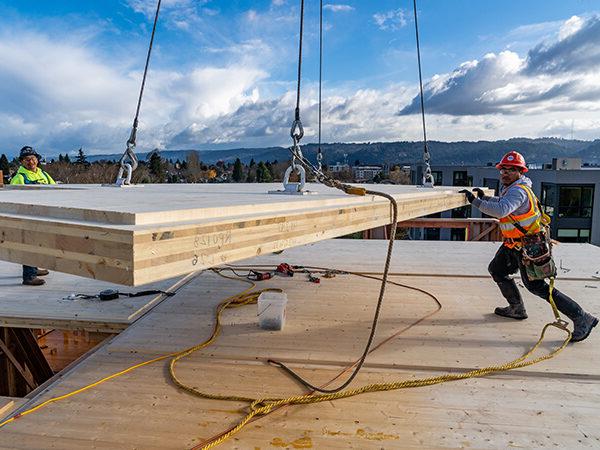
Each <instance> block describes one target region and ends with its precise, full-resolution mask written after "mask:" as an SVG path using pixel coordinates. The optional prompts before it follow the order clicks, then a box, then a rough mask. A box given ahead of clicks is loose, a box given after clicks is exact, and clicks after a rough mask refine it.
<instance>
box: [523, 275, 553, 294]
mask: <svg viewBox="0 0 600 450" xmlns="http://www.w3.org/2000/svg"><path fill="white" fill-rule="evenodd" d="M523 284H524V285H525V287H526V288H527V290H528V291H529V292H531V293H532V294H533V295H537V296H538V297H542V298H546V299H547V298H548V292H549V291H550V288H549V287H548V285H547V284H546V283H545V282H544V281H542V280H535V281H529V280H525V279H524V280H523Z"/></svg>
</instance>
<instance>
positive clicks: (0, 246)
mask: <svg viewBox="0 0 600 450" xmlns="http://www.w3.org/2000/svg"><path fill="white" fill-rule="evenodd" d="M307 187H308V189H310V190H313V191H317V192H318V195H309V196H282V195H269V194H268V193H267V192H268V191H269V190H273V189H278V188H279V185H277V184H219V185H216V184H213V185H211V184H196V185H147V186H137V187H131V188H124V189H118V188H112V187H100V186H89V185H64V186H62V185H60V186H48V187H46V188H42V189H40V188H36V189H22V188H21V189H10V188H4V189H3V190H2V191H0V259H3V260H6V261H11V262H17V263H22V264H28V265H39V266H43V267H47V268H49V269H52V270H57V271H59V272H65V273H70V274H74V275H80V276H84V277H88V278H95V279H98V280H105V281H110V282H113V283H117V284H126V285H135V286H137V285H140V284H145V283H150V282H154V281H159V280H162V279H166V278H169V277H173V276H178V275H183V274H186V273H190V272H192V271H195V270H198V269H202V268H206V267H214V266H216V265H219V264H223V263H228V262H233V261H238V260H241V259H245V258H249V257H253V256H256V255H260V254H265V253H270V252H273V251H278V250H283V249H286V248H290V247H295V246H299V245H304V244H307V243H310V242H316V241H320V240H324V239H328V238H333V237H337V236H342V235H345V234H348V233H352V232H355V231H361V230H365V229H369V228H374V227H377V226H381V225H384V224H387V223H390V220H391V219H390V206H389V202H388V201H387V200H385V199H382V198H380V197H373V196H366V197H357V196H349V195H346V194H344V193H342V192H340V191H338V190H336V189H331V188H327V187H325V186H322V185H308V186H307ZM369 187H371V188H372V187H373V186H369ZM376 187H377V189H379V190H382V191H385V192H387V193H390V194H392V195H394V197H395V198H396V199H397V201H398V202H399V208H400V217H399V219H400V220H406V219H410V218H414V217H419V216H423V215H427V214H431V213H435V212H439V211H444V210H448V209H452V208H456V207H460V206H463V205H465V197H464V195H463V194H459V193H458V190H460V188H452V187H437V188H435V189H423V188H418V187H414V186H389V185H377V186H376Z"/></svg>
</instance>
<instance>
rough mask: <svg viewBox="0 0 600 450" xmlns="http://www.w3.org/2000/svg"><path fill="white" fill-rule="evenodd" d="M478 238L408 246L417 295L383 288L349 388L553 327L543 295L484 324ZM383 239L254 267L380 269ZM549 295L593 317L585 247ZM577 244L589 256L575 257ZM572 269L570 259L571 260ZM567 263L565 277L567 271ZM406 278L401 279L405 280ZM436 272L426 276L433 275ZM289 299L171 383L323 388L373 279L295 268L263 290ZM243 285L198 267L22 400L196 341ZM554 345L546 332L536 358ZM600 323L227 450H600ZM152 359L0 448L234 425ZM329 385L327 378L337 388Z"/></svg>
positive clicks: (54, 410)
mask: <svg viewBox="0 0 600 450" xmlns="http://www.w3.org/2000/svg"><path fill="white" fill-rule="evenodd" d="M494 247H495V246H493V245H491V244H488V243H439V242H438V243H421V242H403V243H401V244H400V245H399V246H398V249H397V250H398V251H397V253H396V256H395V260H394V265H393V267H392V271H393V272H396V273H403V275H396V276H394V277H393V279H394V280H396V281H398V282H401V283H406V284H409V285H412V286H416V287H419V288H423V289H427V290H428V291H430V292H432V293H433V294H435V295H436V296H438V298H439V300H440V302H441V303H442V305H443V308H442V309H441V310H440V311H439V312H437V313H435V314H433V315H432V316H431V317H430V318H429V319H426V320H424V321H422V322H420V323H417V324H416V325H415V322H417V321H418V320H419V319H421V318H422V317H424V316H425V315H427V314H431V313H434V312H435V311H436V305H435V303H434V302H433V301H432V300H431V299H430V298H429V297H427V296H426V295H424V294H423V293H420V292H417V291H414V290H410V289H407V288H401V287H398V286H389V288H388V293H387V295H386V301H385V305H384V308H383V311H382V316H381V320H380V326H379V328H378V331H377V336H376V340H375V342H376V344H380V343H383V342H384V341H385V343H383V344H382V345H381V346H379V347H377V348H376V349H375V350H374V351H373V352H372V353H371V355H370V356H369V358H368V359H367V363H366V365H365V367H364V369H363V371H362V372H361V374H360V375H359V377H358V379H357V380H356V381H355V383H354V385H356V386H358V385H361V384H365V383H372V382H381V381H392V380H397V379H410V378H413V377H421V376H431V375H434V374H439V373H445V372H456V371H459V370H464V369H469V368H474V367H482V366H486V365H490V364H496V363H500V362H505V361H508V360H511V359H513V358H515V357H517V356H519V355H520V354H521V353H522V352H523V350H525V349H526V348H528V347H529V346H530V345H532V344H533V343H534V342H535V341H536V340H537V337H538V333H539V331H540V329H541V326H542V325H543V324H544V323H546V322H547V321H550V320H551V319H552V314H551V311H550V309H549V307H548V306H547V305H546V304H545V302H543V301H541V300H540V299H537V298H534V297H533V296H531V295H530V294H528V293H526V292H524V297H525V301H526V304H527V308H528V312H529V315H530V318H529V319H528V320H527V321H524V322H517V321H510V320H503V319H502V318H499V317H496V316H493V315H492V314H491V311H492V310H493V308H494V307H495V306H496V305H498V304H502V301H501V299H500V294H499V292H498V290H497V288H496V287H495V286H494V284H493V283H492V281H491V280H490V279H489V278H487V277H486V276H485V267H486V261H487V260H488V259H489V258H491V257H492V256H493V253H494ZM384 249H385V242H382V241H379V242H377V241H368V242H366V241H344V240H334V241H327V242H323V243H318V244H314V245H312V246H309V247H304V248H298V249H293V250H289V251H286V252H284V253H283V254H282V255H276V256H264V257H261V258H259V259H256V260H253V261H252V262H251V263H253V264H257V265H258V264H271V265H272V264H275V263H278V262H282V261H286V262H288V263H290V264H298V265H318V266H333V267H335V268H341V269H350V268H351V269H353V270H368V271H378V270H379V269H380V267H381V266H382V264H383V258H384ZM559 249H560V250H559V251H558V253H557V258H562V259H563V267H565V269H564V272H565V273H563V274H561V278H560V280H559V281H558V287H559V289H562V290H564V291H565V292H567V293H569V294H570V295H572V296H573V297H574V298H575V299H577V300H578V301H579V302H580V303H581V304H582V305H583V306H584V307H585V308H586V309H587V310H589V311H591V312H593V313H595V314H600V280H598V279H596V278H593V276H594V275H595V273H596V271H597V270H599V269H600V267H595V265H598V264H600V263H599V262H600V258H598V252H599V251H600V249H598V248H596V247H592V246H579V245H573V246H571V245H563V246H560V247H559ZM582 250H583V251H582ZM567 264H568V266H567ZM567 270H568V272H566V271H567ZM408 273H411V274H408ZM427 274H430V276H427ZM261 286H263V287H267V286H268V287H281V288H283V289H284V290H285V291H286V293H287V294H288V297H289V303H288V310H287V324H286V328H285V329H284V330H283V331H281V332H266V331H262V330H260V329H259V328H258V327H257V318H256V307H252V306H249V307H246V308H240V309H236V310H232V311H228V312H226V313H225V317H224V329H223V332H222V335H221V336H220V337H219V339H218V341H217V342H216V344H215V345H213V346H211V347H210V348H208V349H206V350H204V351H202V352H198V353H196V354H194V355H192V356H190V357H189V358H188V359H186V360H184V361H183V362H182V363H181V364H180V366H179V369H178V374H179V375H180V377H181V378H182V379H183V380H185V381H186V382H187V383H189V384H192V385H194V386H197V387H198V388H200V389H204V390H207V391H210V392H220V393H239V394H244V395H249V396H264V395H269V396H279V395H286V394H291V393H297V394H299V393H302V389H301V388H300V387H299V386H298V385H297V384H295V383H294V382H292V381H290V380H289V379H288V378H287V377H286V376H284V375H283V374H281V373H280V372H279V371H278V370H277V369H276V368H273V367H271V366H269V365H267V364H266V363H265V360H266V358H274V359H281V360H283V361H286V362H289V363H290V365H291V366H292V367H294V368H296V369H298V370H300V372H301V373H302V374H303V375H304V376H306V377H308V378H310V380H312V381H313V382H315V383H321V384H324V383H327V382H330V381H331V380H332V379H334V378H336V377H337V376H339V375H340V373H342V372H343V371H344V370H345V368H346V367H347V365H348V363H349V362H351V361H353V360H354V359H355V358H357V357H358V356H359V354H360V352H361V350H362V346H363V345H364V341H365V339H366V337H367V335H368V332H369V326H370V321H371V317H372V312H373V308H374V306H375V300H376V296H377V291H378V283H377V282H376V281H372V280H365V279H361V278H357V277H354V276H349V275H337V276H336V277H335V278H332V279H322V281H321V283H320V284H318V285H317V284H313V283H309V282H307V281H306V279H305V277H304V276H303V275H301V274H297V275H296V276H294V277H293V278H288V279H283V278H278V279H276V280H274V281H269V282H265V283H263V284H262V285H261ZM243 287H244V286H243V284H242V283H240V282H237V281H232V280H224V279H223V278H221V277H219V276H217V275H215V274H212V273H203V274H201V275H200V276H198V277H197V278H196V279H195V280H193V281H192V282H190V283H189V284H187V285H186V286H184V287H183V288H181V290H180V291H179V292H178V294H177V295H176V296H175V297H172V298H169V299H168V300H166V301H163V302H162V303H160V304H159V305H158V306H156V307H155V308H154V309H152V311H151V312H150V313H149V314H147V315H145V316H144V317H143V318H142V319H140V320H138V321H137V322H135V323H134V324H133V325H132V326H131V327H129V328H128V329H127V330H125V331H124V332H123V333H121V334H120V335H119V336H117V337H116V338H115V339H113V340H112V341H111V342H110V343H109V344H107V345H104V346H103V347H102V348H100V349H99V350H97V351H96V352H95V353H94V354H93V355H91V356H90V357H88V358H87V359H85V360H84V361H82V362H81V363H79V364H78V365H77V367H75V368H73V369H72V370H71V371H70V372H69V373H67V374H65V375H64V376H63V377H62V378H61V379H60V380H58V381H56V382H55V383H53V384H52V385H51V386H49V387H48V388H47V389H46V390H45V391H43V392H40V393H38V394H37V396H35V398H33V399H32V401H31V402H30V403H29V404H30V405H34V404H37V403H39V402H40V401H43V400H44V399H47V398H49V397H53V396H57V395H61V394H63V393H65V392H68V391H71V390H73V389H77V388H80V387H81V386H83V385H85V384H87V383H90V382H92V381H95V380H97V379H99V378H102V377H104V376H106V375H109V374H111V373H113V372H116V371H118V370H122V369H124V368H126V367H128V366H130V365H132V364H134V363H138V362H141V361H143V360H146V359H149V358H152V357H155V356H158V355H160V354H163V353H167V352H172V351H176V350H180V349H182V348H185V347H187V346H190V345H193V344H195V343H197V342H200V341H202V340H204V339H205V338H206V337H207V336H208V335H209V334H210V331H211V328H212V316H213V312H214V307H215V305H216V304H217V303H218V302H219V301H220V300H221V299H222V298H223V297H225V296H227V295H230V294H233V293H235V292H237V291H239V290H241V289H242V288H243ZM562 338H563V336H562V335H561V334H559V333H558V332H553V333H551V335H550V336H549V339H548V342H547V344H546V345H545V346H544V348H543V349H542V351H547V350H549V349H550V348H551V347H552V346H555V345H557V344H558V343H559V342H560V341H561V340H562ZM599 344H600V330H596V332H595V333H594V334H592V335H591V336H590V338H589V339H588V340H587V341H585V342H583V343H579V344H573V345H570V346H569V347H568V348H567V349H566V350H565V351H564V352H563V353H561V354H560V355H559V356H557V358H555V359H553V360H550V361H547V362H544V363H541V364H539V365H537V366H532V367H528V368H525V369H521V370H518V371H514V372H510V373H505V374H502V375H496V376H490V377H486V378H478V379H470V380H467V381H459V382H452V383H447V384H443V385H437V386H430V387H424V388H417V389H410V390H403V391H393V392H385V393H375V394H367V395H362V396H359V397H353V398H349V399H344V400H339V401H335V402H327V403H321V404H315V405H308V406H301V407H287V408H283V409H281V410H279V411H277V412H275V413H274V414H272V415H269V416H267V417H264V418H261V419H259V420H256V421H255V422H252V423H251V424H250V425H249V426H248V427H247V428H246V429H244V430H243V431H242V432H241V433H239V434H237V435H236V436H235V437H234V438H232V439H231V440H229V441H227V442H226V443H225V444H223V445H222V446H221V448H239V449H247V448H250V449H257V448H260V449H271V448H360V449H362V448H461V447H471V448H510V447H521V448H539V447H552V448H569V449H573V448H593V447H599V446H600V431H599V430H600V352H599V351H598V345H599ZM166 366H167V364H166V363H165V362H160V363H156V364H153V365H150V366H146V367H143V368H141V369H138V370H136V371H135V372H132V373H130V374H127V375H125V376H123V377H120V378H118V379H115V380H112V381H110V382H107V383H105V384H103V385H101V386H99V387H97V388H95V389H94V390H91V391H87V392H85V393H82V394H80V395H77V396H75V397H72V398H69V399H68V400H65V401H62V402H59V403H55V404H52V405H50V406H48V407H46V408H44V409H42V410H40V411H38V412H36V413H34V414H32V415H29V416H26V417H24V418H21V419H19V420H17V421H15V422H13V423H11V424H9V425H7V426H6V427H4V428H3V429H0V448H18V449H41V448H44V449H46V448H61V449H75V448H77V449H81V448H98V449H133V448H144V449H159V448H161V449H171V448H173V449H182V448H191V447H193V446H195V445H198V444H199V443H201V442H203V441H204V440H205V439H208V438H210V437H211V436H214V435H216V434H218V433H220V432H222V431H224V430H226V429H227V428H228V427H230V426H231V425H233V424H235V423H236V422H237V421H238V420H239V419H240V418H241V415H240V414H239V412H238V411H237V408H239V407H241V406H243V404H241V403H236V402H224V401H213V400H204V399H198V398H195V397H192V396H190V395H189V394H187V393H184V392H181V391H180V390H178V389H177V388H176V387H175V386H173V385H172V383H171V382H170V381H169V379H168V376H167V369H166ZM334 384H335V382H334Z"/></svg>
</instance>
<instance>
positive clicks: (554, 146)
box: [88, 138, 600, 165]
mask: <svg viewBox="0 0 600 450" xmlns="http://www.w3.org/2000/svg"><path fill="white" fill-rule="evenodd" d="M321 148H322V150H323V155H324V158H323V159H324V162H325V163H326V164H333V163H336V162H343V161H344V160H346V161H347V162H348V163H349V164H351V165H352V164H354V162H355V161H360V163H361V164H382V163H390V164H392V163H393V164H414V163H415V162H418V161H421V158H422V155H423V143H422V142H407V141H403V142H368V143H362V144H342V143H333V144H323V145H321ZM429 150H430V152H431V158H432V162H433V164H443V165H445V164H455V165H486V164H487V163H492V162H497V161H498V160H499V159H500V157H501V155H502V154H504V153H505V152H506V151H508V150H518V151H519V152H521V153H523V154H524V155H525V157H526V159H527V162H528V163H537V164H542V163H549V162H551V161H552V158H556V157H575V158H581V159H582V160H583V162H584V163H593V164H599V163H600V139H599V140H595V141H593V142H590V141H580V140H569V139H559V138H540V139H528V138H513V139H508V140H502V141H477V142H470V141H461V142H440V141H431V142H429ZM190 151H196V152H197V153H198V156H199V158H200V160H202V161H203V162H205V163H207V164H214V163H215V162H217V161H219V160H222V161H224V162H233V161H235V159H236V158H240V159H241V160H242V162H244V163H248V162H250V160H251V159H254V160H255V161H274V160H277V161H285V160H288V159H289V158H290V153H289V149H287V148H285V147H267V148H236V149H230V150H209V151H206V150H203V151H197V150H163V151H161V152H160V154H161V156H162V157H163V158H166V159H171V160H173V161H176V160H178V159H179V160H180V161H184V160H185V159H186V156H187V154H188V153H189V152H190ZM302 151H303V152H304V154H305V155H306V156H308V157H309V158H310V159H312V160H313V161H314V160H315V156H316V152H317V145H316V144H306V145H303V146H302ZM148 154H149V153H139V154H138V157H139V158H140V159H145V158H146V157H147V156H148ZM120 156H121V155H120V154H119V155H116V154H114V155H90V156H88V159H89V160H90V161H97V160H117V159H119V158H120Z"/></svg>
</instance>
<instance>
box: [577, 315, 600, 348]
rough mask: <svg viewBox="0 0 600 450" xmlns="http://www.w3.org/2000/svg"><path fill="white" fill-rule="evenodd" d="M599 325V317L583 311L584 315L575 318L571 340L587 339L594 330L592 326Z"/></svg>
mask: <svg viewBox="0 0 600 450" xmlns="http://www.w3.org/2000/svg"><path fill="white" fill-rule="evenodd" d="M596 325H598V319H597V318H596V317H594V316H592V315H591V314H590V313H583V315H582V316H579V318H577V319H575V320H573V335H572V336H571V342H579V341H583V340H584V339H586V338H587V337H588V336H589V335H590V333H591V332H592V328H594V327H595V326H596Z"/></svg>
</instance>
